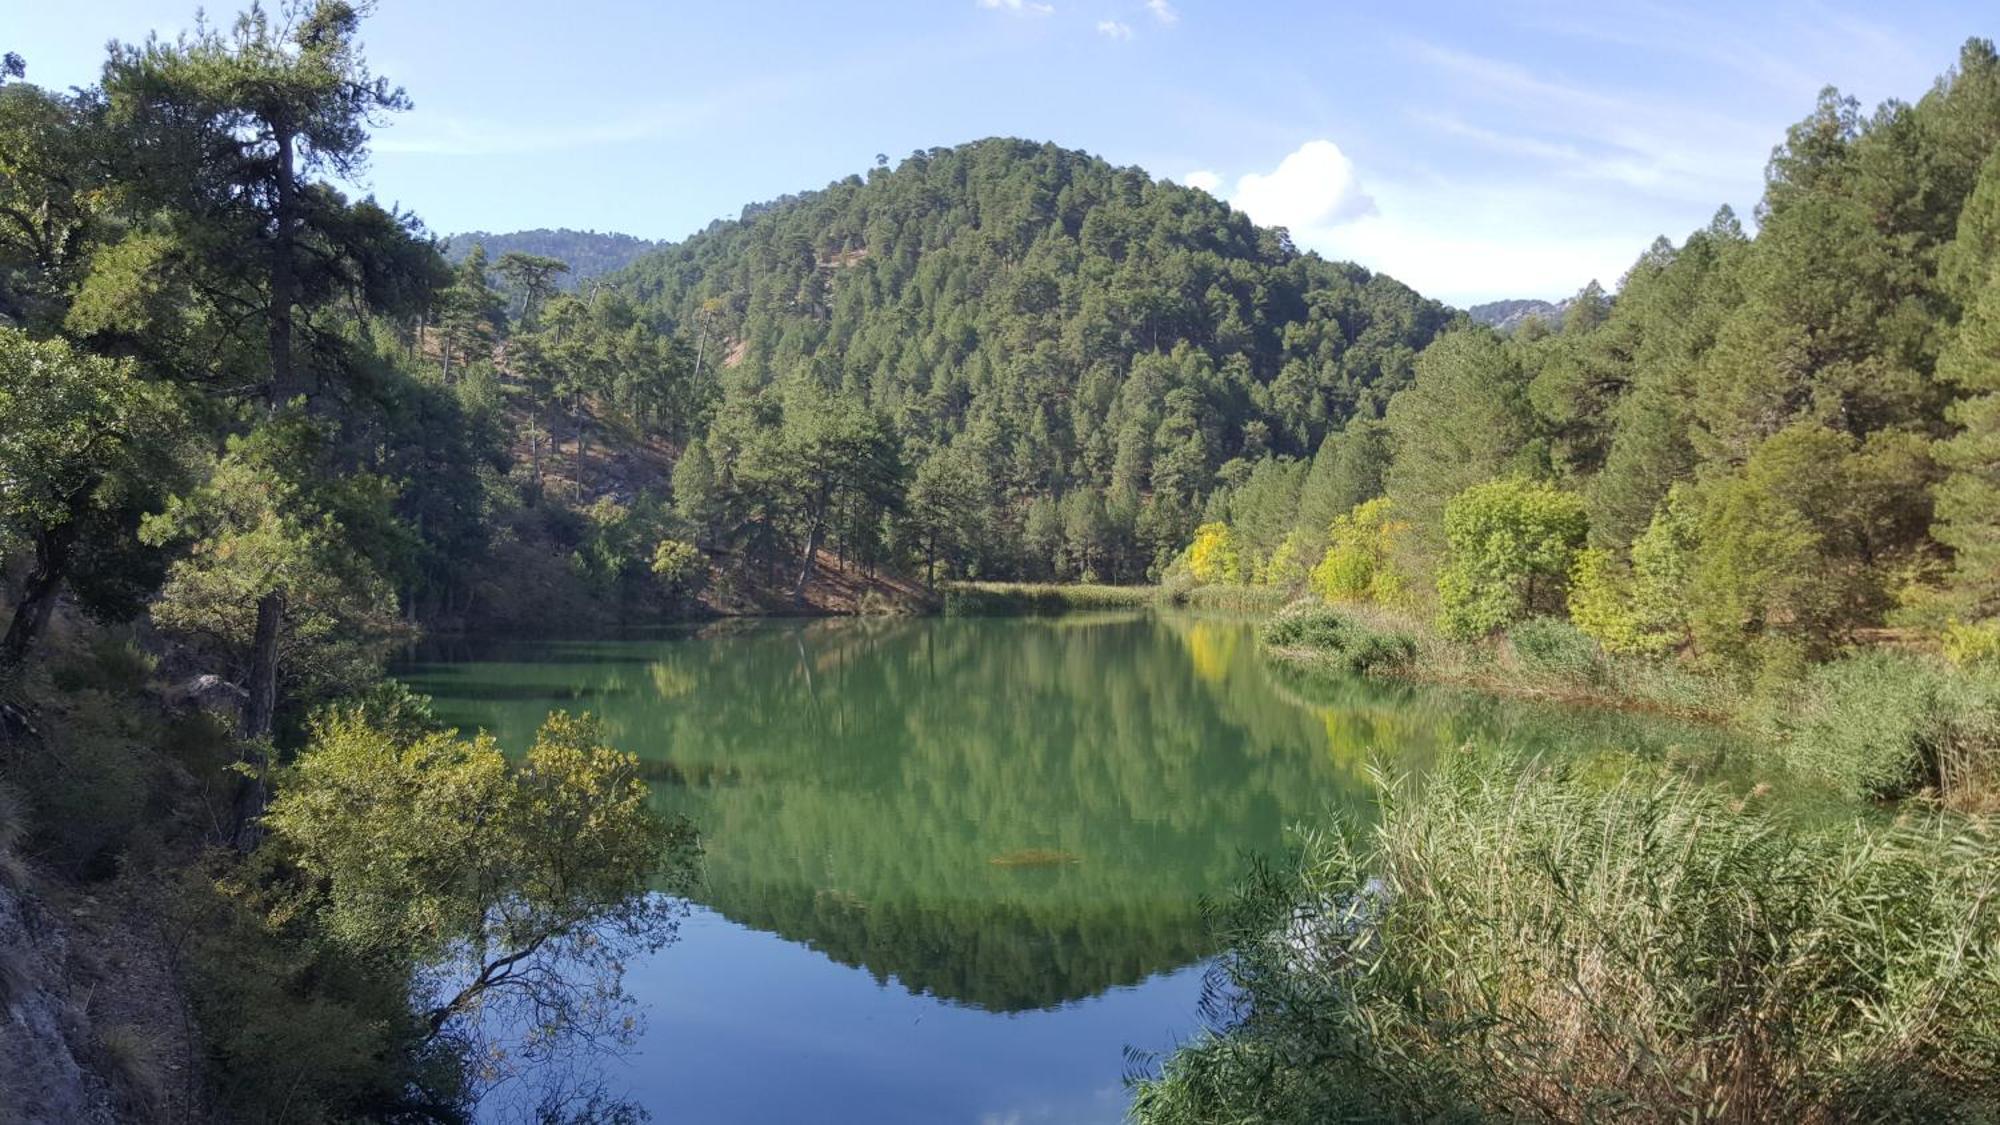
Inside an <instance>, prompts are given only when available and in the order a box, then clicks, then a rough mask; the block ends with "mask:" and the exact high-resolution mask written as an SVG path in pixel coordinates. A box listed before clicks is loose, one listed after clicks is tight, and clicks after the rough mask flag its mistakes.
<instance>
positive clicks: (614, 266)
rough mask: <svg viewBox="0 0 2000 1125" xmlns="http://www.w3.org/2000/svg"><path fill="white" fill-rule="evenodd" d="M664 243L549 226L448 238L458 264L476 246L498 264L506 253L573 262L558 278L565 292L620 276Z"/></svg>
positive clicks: (449, 251) (449, 255)
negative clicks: (590, 281)
mask: <svg viewBox="0 0 2000 1125" xmlns="http://www.w3.org/2000/svg"><path fill="white" fill-rule="evenodd" d="M660 245H661V244H660V243H658V242H650V241H648V240H646V239H643V238H634V237H633V236H631V235H629V234H615V233H612V232H609V231H607V232H605V233H602V234H600V233H598V232H597V231H594V230H570V229H568V228H567V227H563V228H558V229H556V230H549V229H548V228H546V227H541V228H537V229H535V230H517V231H509V232H507V233H505V234H494V233H491V232H488V231H483V230H475V231H466V232H465V233H463V234H454V235H449V236H447V237H446V238H445V250H444V252H445V257H446V258H447V259H448V260H450V261H452V262H454V263H457V262H462V261H464V260H465V256H466V255H467V254H469V253H471V252H472V248H473V247H474V246H484V247H485V248H486V256H487V257H488V258H490V259H493V260H495V261H498V260H499V258H500V256H501V255H502V254H505V253H507V252H509V251H518V252H520V253H523V254H534V255H537V256H539V257H544V258H558V259H560V260H562V261H564V262H567V263H569V272H568V273H566V274H562V275H560V276H559V277H558V278H557V285H558V287H559V288H561V289H564V290H571V289H575V288H576V286H577V284H578V283H579V282H582V281H587V280H589V279H590V278H593V277H602V276H604V275H605V274H609V273H616V272H617V271H619V270H622V269H624V268H625V267H626V266H629V265H631V264H632V263H633V262H634V261H635V260H637V259H638V257H639V256H640V255H642V254H644V253H646V252H647V251H649V250H654V249H658V248H659V246H660Z"/></svg>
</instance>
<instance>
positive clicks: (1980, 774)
mask: <svg viewBox="0 0 2000 1125" xmlns="http://www.w3.org/2000/svg"><path fill="white" fill-rule="evenodd" d="M1764 722H1765V726H1766V728H1767V730H1768V732H1769V733H1770V734H1772V735H1773V737H1774V742H1775V744H1776V745H1777V747H1778V749H1779V753H1780V755H1781V756H1782V757H1783V758H1784V759H1785V761H1786V762H1787V764H1789V765H1790V766H1791V767H1792V768H1793V769H1795V770H1797V771H1798V772H1800V773H1802V774H1805V775H1807V776H1810V777H1815V778H1818V779H1820V780H1822V781H1825V782H1827V783H1829V784H1831V785H1832V786H1833V787H1834V788H1836V789H1838V790H1840V791H1841V792H1842V793H1844V794H1846V795H1848V796H1851V797H1855V798H1862V799H1869V798H1874V799H1895V798H1900V797H1908V796H1912V795H1915V794H1919V793H1929V794H1931V795H1934V796H1936V797H1939V798H1942V799H1943V800H1944V801H1946V802H1947V803H1950V804H1952V805H1954V806H1956V807H1959V808H1964V809H1970V810H1993V809H2000V673H1996V672H1995V671H1993V670H1992V669H1990V668H1975V669H1959V668H1953V667H1951V666H1950V665H1948V664H1945V663H1943V662H1941V661H1937V660H1932V659H1928V658H1926V657H1922V656H1917V655H1912V654H1909V653H1899V652H1888V651H1881V650H1875V651H1868V652H1861V653H1857V654H1855V655H1853V656H1850V657H1847V658H1846V659H1843V660H1839V661H1835V662H1834V663H1832V664H1825V665H1821V666H1820V667H1817V668H1815V669H1813V670H1812V672H1811V673H1810V674H1808V676H1807V677H1806V679H1805V681H1804V682H1803V684H1801V685H1800V687H1799V689H1798V691H1797V692H1796V693H1795V694H1794V695H1793V696H1792V697H1791V698H1787V699H1784V700H1782V701H1780V702H1779V703H1778V705H1777V706H1776V708H1775V709H1774V713H1773V714H1771V715H1768V716H1767V717H1766V718H1765V720H1764Z"/></svg>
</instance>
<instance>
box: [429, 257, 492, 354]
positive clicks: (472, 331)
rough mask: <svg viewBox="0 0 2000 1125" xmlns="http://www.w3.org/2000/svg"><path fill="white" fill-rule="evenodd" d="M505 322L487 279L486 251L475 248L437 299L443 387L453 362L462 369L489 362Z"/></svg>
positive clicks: (490, 283)
mask: <svg viewBox="0 0 2000 1125" xmlns="http://www.w3.org/2000/svg"><path fill="white" fill-rule="evenodd" d="M505 320H506V318H505V316H504V315H503V314H502V312H501V297H500V294H499V293H498V292H496V291H495V290H494V288H493V283H492V281H491V280H489V279H488V277H487V276H486V248H485V247H484V246H474V247H473V248H472V252H471V253H470V254H467V255H466V256H465V259H464V260H463V261H461V262H459V264H458V268H457V269H455V270H453V271H452V280H451V285H450V286H449V287H448V288H446V289H445V290H444V292H443V293H441V294H440V295H439V297H438V312H437V326H438V359H439V362H440V363H441V364H442V365H443V377H444V381H445V382H446V383H449V382H451V371H452V362H453V361H454V360H457V361H458V362H459V363H460V364H461V365H470V364H478V363H485V362H488V361H489V359H490V357H491V356H492V354H493V346H494V343H495V342H496V341H497V340H498V339H499V335H500V328H501V326H502V325H503V324H504V323H505Z"/></svg>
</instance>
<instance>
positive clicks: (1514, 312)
mask: <svg viewBox="0 0 2000 1125" xmlns="http://www.w3.org/2000/svg"><path fill="white" fill-rule="evenodd" d="M1570 304H1571V302H1569V301H1538V300H1535V299H1534V298H1516V299H1514V300H1508V301H1488V302H1486V303H1485V304H1483V305H1474V306H1472V307H1471V308H1469V309H1467V310H1465V315H1467V316H1469V317H1471V318H1472V319H1473V320H1475V321H1477V322H1478V323H1480V324H1484V325H1486V326H1488V327H1490V328H1492V329H1494V330H1495V331H1498V332H1512V331H1514V330H1515V329H1516V328H1519V327H1521V326H1522V325H1523V324H1526V323H1527V322H1528V321H1530V320H1539V321H1541V322H1542V324H1543V325H1545V326H1547V327H1549V328H1560V327H1562V322H1563V312H1564V311H1565V310H1566V309H1568V308H1569V306H1570Z"/></svg>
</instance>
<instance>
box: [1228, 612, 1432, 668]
mask: <svg viewBox="0 0 2000 1125" xmlns="http://www.w3.org/2000/svg"><path fill="white" fill-rule="evenodd" d="M1261 639H1262V640H1263V642H1264V643H1265V644H1267V645H1269V646H1271V647H1272V648H1280V649H1297V650H1304V651H1307V652H1309V653H1311V654H1312V656H1313V659H1314V660H1315V661H1317V662H1320V663H1325V664H1328V665H1331V666H1333V667H1336V668H1339V669H1340V670H1341V671H1343V672H1347V673H1349V674H1351V675H1357V676H1359V675H1366V674H1368V673H1371V672H1394V671H1396V670H1398V669H1400V668H1403V667H1405V666H1407V665H1408V664H1409V663H1410V662H1411V661H1412V660H1415V659H1416V656H1417V642H1416V639H1415V638H1413V637H1411V636H1410V635H1409V634H1407V633H1401V632H1397V631H1394V630H1391V629H1386V628H1382V627H1380V626H1378V625H1375V624H1372V623H1370V622H1367V621H1364V620H1362V619H1360V618H1357V617H1354V616H1353V615H1351V614H1345V613H1339V612H1336V611H1334V610H1331V609H1326V608H1324V607H1321V606H1314V605H1310V604H1305V603H1301V604H1294V605H1293V606H1291V607H1288V608H1287V609H1286V610H1285V611H1284V612H1282V613H1280V614H1278V615H1277V616H1275V617H1273V618H1272V619H1271V620H1270V621H1268V622H1266V623H1265V625H1264V629H1263V632H1262V634H1261Z"/></svg>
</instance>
